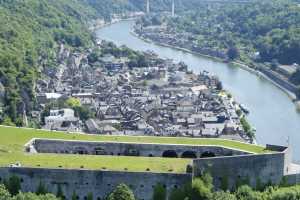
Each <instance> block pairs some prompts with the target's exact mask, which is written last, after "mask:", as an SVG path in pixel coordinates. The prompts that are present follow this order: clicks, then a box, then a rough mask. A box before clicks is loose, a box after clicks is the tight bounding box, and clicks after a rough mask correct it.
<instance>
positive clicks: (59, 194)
mask: <svg viewBox="0 0 300 200" xmlns="http://www.w3.org/2000/svg"><path fill="white" fill-rule="evenodd" d="M56 197H57V198H59V199H64V193H63V190H62V187H61V185H60V184H58V185H57V191H56Z"/></svg>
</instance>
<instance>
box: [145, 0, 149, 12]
mask: <svg viewBox="0 0 300 200" xmlns="http://www.w3.org/2000/svg"><path fill="white" fill-rule="evenodd" d="M146 7H147V14H149V13H150V0H147V6H146Z"/></svg>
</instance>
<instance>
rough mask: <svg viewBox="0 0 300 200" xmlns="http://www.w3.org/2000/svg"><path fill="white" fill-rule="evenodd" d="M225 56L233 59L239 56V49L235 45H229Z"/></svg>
mask: <svg viewBox="0 0 300 200" xmlns="http://www.w3.org/2000/svg"><path fill="white" fill-rule="evenodd" d="M227 56H228V58H229V59H230V60H235V59H237V58H238V57H239V56H240V53H239V50H238V49H237V48H236V47H230V48H229V49H228V51H227Z"/></svg>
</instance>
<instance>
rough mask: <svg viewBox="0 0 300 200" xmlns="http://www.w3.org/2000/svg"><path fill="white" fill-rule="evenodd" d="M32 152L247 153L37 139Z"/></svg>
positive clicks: (206, 148)
mask: <svg viewBox="0 0 300 200" xmlns="http://www.w3.org/2000/svg"><path fill="white" fill-rule="evenodd" d="M31 146H32V148H31V149H30V148H29V151H31V152H35V151H36V152H38V153H67V154H91V155H123V156H124V155H125V156H144V157H148V156H150V157H152V156H153V157H189V158H200V157H205V154H213V155H214V156H232V155H245V154H248V153H247V152H243V151H239V150H234V149H229V148H223V147H218V146H195V145H194V146H192V145H176V144H137V143H119V142H118V143H117V142H82V141H66V140H44V139H35V140H33V141H32V142H31Z"/></svg>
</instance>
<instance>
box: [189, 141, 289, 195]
mask: <svg viewBox="0 0 300 200" xmlns="http://www.w3.org/2000/svg"><path fill="white" fill-rule="evenodd" d="M270 148H275V146H270ZM289 160H290V154H289V149H288V148H286V149H284V151H283V152H279V153H270V154H260V155H239V156H229V157H216V158H203V159H196V160H194V161H193V165H194V175H195V176H199V175H201V174H203V173H204V172H207V171H208V172H210V173H211V174H212V176H213V181H214V185H215V187H217V188H222V187H227V188H228V189H232V188H234V187H236V186H237V185H239V184H240V183H242V182H244V183H247V184H250V185H251V186H252V187H256V186H257V185H258V184H266V183H269V182H272V183H273V184H278V183H280V181H281V180H282V178H283V176H284V175H287V174H288V173H289V164H290V161H289Z"/></svg>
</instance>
